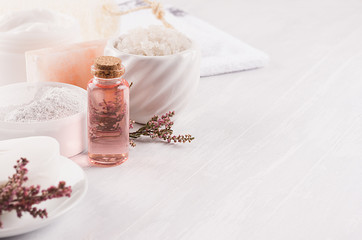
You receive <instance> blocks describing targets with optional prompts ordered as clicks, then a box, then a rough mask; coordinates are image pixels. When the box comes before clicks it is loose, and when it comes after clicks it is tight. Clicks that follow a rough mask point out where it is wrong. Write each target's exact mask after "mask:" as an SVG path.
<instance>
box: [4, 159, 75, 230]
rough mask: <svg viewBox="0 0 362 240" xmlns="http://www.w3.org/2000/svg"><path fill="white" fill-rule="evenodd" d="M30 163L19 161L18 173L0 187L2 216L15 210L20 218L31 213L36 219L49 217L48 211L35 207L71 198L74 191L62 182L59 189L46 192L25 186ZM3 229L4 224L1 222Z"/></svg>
mask: <svg viewBox="0 0 362 240" xmlns="http://www.w3.org/2000/svg"><path fill="white" fill-rule="evenodd" d="M28 163H29V161H28V160H27V159H26V158H20V159H19V160H17V165H15V166H14V168H15V170H16V173H15V174H14V175H13V176H12V177H9V180H8V182H7V183H6V184H5V185H3V186H0V216H1V215H2V213H3V212H10V211H13V210H15V211H16V213H17V216H18V217H19V218H20V217H21V216H22V215H23V212H28V213H30V214H31V215H32V216H33V217H34V218H35V217H40V218H44V217H48V213H47V211H46V209H37V208H36V207H33V205H34V204H39V203H41V202H43V201H46V200H48V199H52V198H60V197H64V196H66V197H70V195H71V193H72V189H71V187H70V186H65V185H66V184H65V182H64V181H60V182H59V183H58V187H55V186H51V187H49V188H48V189H46V190H40V186H39V185H37V186H30V187H25V186H23V183H24V182H26V181H27V180H28V177H27V176H26V174H27V173H28V169H26V168H25V166H26V165H27V164H28ZM1 227H2V222H1V221H0V228H1Z"/></svg>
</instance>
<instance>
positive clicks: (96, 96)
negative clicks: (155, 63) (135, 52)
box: [88, 57, 129, 167]
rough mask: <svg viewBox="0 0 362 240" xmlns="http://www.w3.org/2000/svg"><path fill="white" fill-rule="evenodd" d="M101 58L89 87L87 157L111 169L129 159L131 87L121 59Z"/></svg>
mask: <svg viewBox="0 0 362 240" xmlns="http://www.w3.org/2000/svg"><path fill="white" fill-rule="evenodd" d="M100 58H101V59H100V60H99V58H97V59H96V60H95V64H94V65H93V66H92V73H93V74H94V78H93V79H92V80H91V81H90V82H89V84H88V157H89V161H90V163H91V164H93V165H97V166H102V167H111V166H116V165H119V164H121V163H123V162H124V161H126V160H127V159H128V152H129V104H128V103H129V85H128V82H127V81H126V80H125V79H123V78H122V75H123V73H124V68H123V66H122V65H121V62H120V59H118V58H114V57H100ZM117 60H118V61H119V63H118V62H117ZM106 63H108V65H111V64H113V65H112V66H111V67H110V66H108V65H107V64H106ZM104 65H105V66H104ZM114 65H115V66H114ZM110 69H111V70H110Z"/></svg>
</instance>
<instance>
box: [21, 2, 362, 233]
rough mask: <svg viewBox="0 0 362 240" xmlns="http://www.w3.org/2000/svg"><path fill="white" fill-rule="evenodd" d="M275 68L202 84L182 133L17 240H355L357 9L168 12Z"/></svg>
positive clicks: (281, 5)
mask: <svg viewBox="0 0 362 240" xmlns="http://www.w3.org/2000/svg"><path fill="white" fill-rule="evenodd" d="M164 2H166V3H171V4H174V5H176V6H179V7H181V8H184V9H185V10H187V11H188V12H189V13H191V14H193V15H195V16H198V17H200V18H202V19H204V20H206V21H208V22H210V23H212V24H214V25H215V26H217V27H220V28H222V29H224V30H225V31H226V32H228V33H230V34H232V35H234V36H236V37H238V38H239V39H241V40H243V41H245V42H247V43H249V44H251V45H253V46H254V47H257V48H259V49H262V50H263V51H265V52H267V53H268V54H269V55H270V59H271V62H270V65H269V66H268V67H266V68H264V69H260V70H254V71H247V72H240V73H234V74H228V75H222V76H215V77H209V78H203V79H201V83H200V86H199V92H198V95H197V97H196V98H195V99H194V100H193V103H192V105H190V107H189V108H188V110H187V113H184V114H183V115H182V117H181V119H179V121H178V122H177V123H176V128H177V131H178V132H179V133H186V132H189V133H192V134H193V135H195V136H196V140H195V142H194V143H192V144H186V145H167V144H162V143H156V144H153V143H150V142H148V141H146V140H145V141H144V142H139V143H138V145H137V147H136V148H135V149H133V150H132V151H131V157H130V160H129V161H128V162H126V163H125V164H123V165H122V166H120V167H116V168H111V169H99V168H89V167H88V166H86V165H85V162H84V160H83V159H82V158H77V162H79V163H80V164H83V165H84V167H85V171H86V173H87V175H88V177H89V183H90V187H89V192H88V194H87V196H86V198H85V199H84V201H83V202H82V203H81V204H80V205H78V206H77V207H76V208H74V209H73V210H72V211H70V212H69V213H67V214H66V215H64V216H63V217H62V218H60V219H59V220H57V221H56V222H54V223H53V224H51V225H50V226H49V227H46V228H44V229H41V230H39V231H36V232H33V233H30V234H26V235H23V236H19V237H15V238H14V239H68V240H69V239H140V240H144V239H146V240H147V239H152V240H153V239H154V240H161V239H162V240H163V239H167V240H177V239H190V240H191V239H192V240H194V239H195V240H200V239H208V240H209V239H228V240H229V239H268V240H274V239H275V240H280V239H283V240H284V239H285V240H289V239H293V240H299V239H303V240H310V239H313V240H314V239H315V240H322V239H343V240H348V239H362V129H361V126H362V117H361V116H362V115H361V114H362V1H360V0H293V1H290V0H274V1H270V0H242V1H241V0H228V1H217V0H193V1H185V0H168V1H166V0H165V1H164Z"/></svg>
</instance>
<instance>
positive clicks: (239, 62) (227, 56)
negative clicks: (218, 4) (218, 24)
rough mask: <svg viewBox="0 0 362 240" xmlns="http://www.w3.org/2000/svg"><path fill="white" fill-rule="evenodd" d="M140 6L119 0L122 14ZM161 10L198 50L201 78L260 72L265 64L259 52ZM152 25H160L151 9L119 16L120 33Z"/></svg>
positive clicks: (173, 10)
mask: <svg viewBox="0 0 362 240" xmlns="http://www.w3.org/2000/svg"><path fill="white" fill-rule="evenodd" d="M143 4H144V2H143V1H137V0H132V1H126V2H122V0H121V3H119V6H120V9H121V11H125V10H129V9H131V8H134V7H137V6H141V5H143ZM164 10H165V19H166V20H167V22H169V23H170V24H171V25H172V26H173V27H175V29H177V30H178V31H180V32H182V33H184V34H185V35H186V36H188V37H189V38H190V39H191V40H193V41H195V42H196V43H197V44H198V45H199V46H200V48H201V52H202V60H201V69H200V73H201V76H202V77H205V76H212V75H218V74H223V73H230V72H237V71H243V70H249V69H254V68H260V67H264V66H265V65H266V64H267V63H268V56H267V55H266V54H265V53H263V52H262V51H260V50H257V49H255V48H253V47H251V46H249V45H247V44H245V43H243V42H241V41H240V40H238V39H236V38H234V37H233V36H231V35H229V34H227V33H225V32H223V31H221V30H220V29H217V28H215V27H214V26H212V25H210V24H208V23H206V22H204V21H202V20H200V19H198V18H196V17H193V16H191V15H189V14H188V13H186V12H184V11H183V10H181V9H178V8H175V7H171V6H165V8H164ZM151 24H162V23H161V22H160V21H158V20H157V19H156V18H155V17H154V16H153V14H152V12H151V10H150V9H147V10H140V11H136V12H133V13H129V14H127V15H124V16H122V18H121V32H126V31H128V30H129V29H132V28H135V27H139V26H148V25H151Z"/></svg>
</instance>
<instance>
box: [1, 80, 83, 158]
mask: <svg viewBox="0 0 362 240" xmlns="http://www.w3.org/2000/svg"><path fill="white" fill-rule="evenodd" d="M44 86H50V87H66V88H69V89H72V90H73V91H75V92H77V94H79V97H80V98H83V99H84V108H83V109H84V110H82V111H81V112H79V113H76V114H74V115H71V116H68V117H64V118H60V119H56V120H49V121H42V122H8V121H1V120H0V140H7V139H12V138H22V137H30V136H49V137H53V138H55V139H56V140H57V141H58V142H59V144H60V153H61V155H63V156H67V157H70V156H74V155H77V154H78V153H81V152H83V151H84V150H85V149H86V105H87V101H86V99H87V92H86V91H85V90H84V89H82V88H80V87H77V86H73V85H70V84H65V83H57V82H34V83H26V82H25V83H15V84H10V85H6V86H2V87H0V107H6V106H8V105H9V104H11V105H20V104H25V103H28V102H30V101H31V100H32V99H34V97H35V94H36V92H37V89H39V88H41V87H44Z"/></svg>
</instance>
